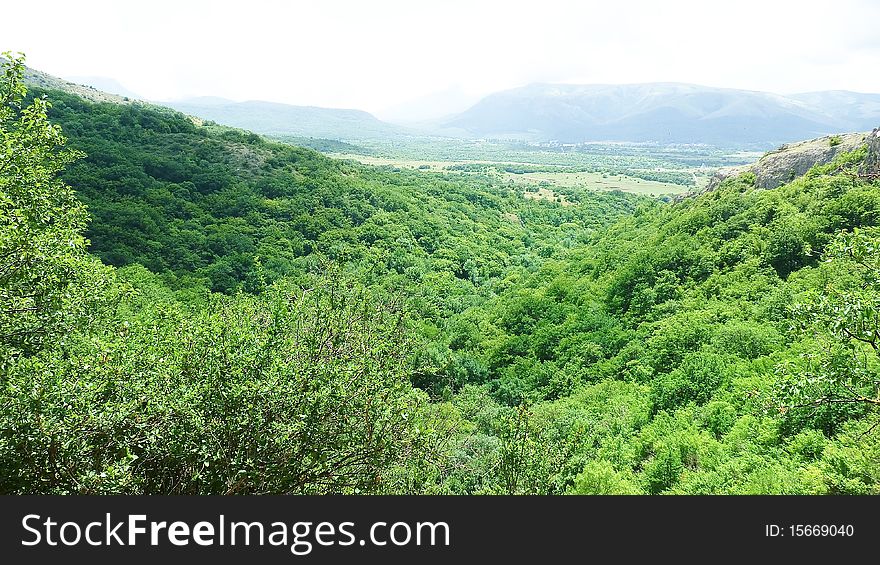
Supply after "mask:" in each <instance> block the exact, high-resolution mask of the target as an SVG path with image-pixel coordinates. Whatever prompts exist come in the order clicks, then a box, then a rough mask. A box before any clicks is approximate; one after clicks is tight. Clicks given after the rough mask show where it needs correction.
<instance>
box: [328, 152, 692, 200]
mask: <svg viewBox="0 0 880 565" xmlns="http://www.w3.org/2000/svg"><path fill="white" fill-rule="evenodd" d="M329 155H330V156H331V157H335V158H337V159H352V160H355V161H358V162H360V163H364V164H366V165H374V166H389V167H397V168H401V169H413V170H419V171H426V172H435V173H436V172H444V171H446V170H447V169H448V167H450V166H455V165H473V164H488V165H493V164H496V163H497V162H496V161H479V160H467V161H465V160H460V161H436V160H419V159H407V158H392V157H378V156H370V155H356V154H346V153H331V154H329ZM505 163H509V161H505ZM522 164H524V165H531V164H533V163H522ZM464 174H468V173H464ZM473 174H486V173H473ZM488 174H490V175H493V176H498V177H499V178H501V179H502V180H504V181H505V182H507V181H512V182H514V183H516V184H523V185H538V186H542V187H547V186H549V187H559V188H586V189H591V190H620V191H623V192H631V193H635V194H645V195H650V196H662V195H667V194H683V193H685V192H688V191H689V190H692V189H693V188H694V187H686V186H682V185H678V184H672V183H666V182H657V181H652V180H645V179H640V178H637V177H633V176H628V175H624V174H607V173H599V172H574V173H573V172H552V171H551V172H535V173H521V174H517V173H510V172H506V171H495V170H493V171H491V172H490V173H488ZM706 182H708V177H707V176H705V175H703V176H697V187H699V186H701V185H705V183H706ZM534 194H537V192H535V193H534ZM542 194H543V193H542ZM548 199H550V198H548Z"/></svg>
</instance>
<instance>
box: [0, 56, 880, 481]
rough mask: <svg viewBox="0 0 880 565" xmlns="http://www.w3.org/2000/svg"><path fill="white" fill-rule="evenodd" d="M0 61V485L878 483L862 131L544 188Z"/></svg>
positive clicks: (877, 202)
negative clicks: (626, 183) (831, 153)
mask: <svg viewBox="0 0 880 565" xmlns="http://www.w3.org/2000/svg"><path fill="white" fill-rule="evenodd" d="M10 60H11V61H10V62H8V63H7V64H5V65H4V66H3V74H2V76H0V80H2V83H0V493H4V494H6V493H18V494H25V493H102V494H111V493H152V494H159V493H165V494H253V493H429V494H566V493H569V494H661V493H693V494H709V493H731V494H770V493H774V494H775V493H779V494H783V493H784V494H796V493H797V494H866V493H873V494H880V431H875V426H876V425H877V423H878V421H880V392H878V388H880V353H878V351H880V315H878V311H880V229H878V223H880V184H878V181H877V180H876V178H877V176H876V174H874V175H872V174H870V173H871V171H870V170H869V169H870V167H869V162H873V163H874V165H873V166H876V158H877V157H876V155H875V154H874V153H871V154H869V149H868V148H867V147H863V148H861V149H859V150H857V151H854V152H851V153H846V154H844V155H842V156H841V157H838V158H837V159H836V160H835V161H834V162H833V163H831V164H828V165H823V166H816V167H813V168H812V169H811V170H810V171H809V173H807V174H806V175H805V176H803V177H801V178H797V179H794V180H793V181H791V182H790V183H788V184H786V185H784V186H782V187H779V188H777V189H773V190H762V189H759V188H757V187H756V186H755V184H754V181H755V179H754V176H753V175H751V174H748V173H746V174H742V175H739V176H738V177H735V178H730V179H728V180H726V181H724V182H723V183H721V184H720V186H718V187H716V188H715V189H714V190H712V191H710V192H706V193H703V194H701V195H698V196H694V197H689V198H684V199H682V200H680V201H678V202H674V203H665V202H662V201H659V200H655V199H651V198H648V197H642V196H635V195H627V194H624V193H620V192H605V193H603V192H593V191H589V190H586V189H583V190H572V191H571V192H570V193H567V194H566V204H567V205H562V204H561V203H556V202H550V201H544V200H534V199H528V198H524V197H523V194H522V188H521V187H519V186H516V185H514V184H511V183H503V182H501V181H499V180H498V177H497V176H492V175H488V174H487V175H480V174H473V173H470V172H469V173H465V172H455V171H445V172H437V173H430V172H416V171H407V170H391V169H389V168H377V167H370V166H366V165H360V164H358V163H354V162H351V161H341V160H334V159H330V158H328V157H325V156H322V155H321V154H319V153H317V152H315V151H313V150H311V149H307V148H302V147H296V146H294V145H291V144H288V143H280V142H273V141H269V140H266V139H264V138H262V137H260V136H257V135H255V134H251V133H248V132H245V131H241V130H236V129H232V128H226V127H223V126H219V125H216V124H207V125H205V124H202V123H200V122H199V121H197V120H193V119H191V118H189V117H187V116H185V115H183V114H180V113H177V112H174V111H172V110H168V109H163V108H158V107H153V106H149V105H145V104H139V103H128V104H112V103H93V102H88V101H85V100H83V99H81V98H78V97H76V96H74V95H71V94H68V93H65V92H60V91H40V90H38V89H31V90H30V92H28V91H27V89H26V88H25V86H24V84H23V82H22V79H21V77H22V72H23V71H22V67H21V65H20V63H19V62H16V60H15V59H14V58H11V57H10ZM872 151H876V148H874V149H872ZM872 160H874V161H872Z"/></svg>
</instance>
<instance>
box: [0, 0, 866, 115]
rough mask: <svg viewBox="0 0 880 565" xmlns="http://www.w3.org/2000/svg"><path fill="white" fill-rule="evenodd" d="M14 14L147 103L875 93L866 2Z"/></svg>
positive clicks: (399, 105)
mask: <svg viewBox="0 0 880 565" xmlns="http://www.w3.org/2000/svg"><path fill="white" fill-rule="evenodd" d="M39 7H40V9H39V10H37V9H35V8H34V6H33V5H30V4H28V3H24V2H16V3H8V4H7V5H4V7H3V10H2V14H3V15H2V17H3V20H4V22H3V33H2V37H0V50H7V49H9V50H14V51H23V52H25V53H26V54H27V56H28V64H29V65H30V66H32V67H34V68H37V69H40V70H43V71H46V72H48V73H51V74H54V75H58V76H64V77H72V76H90V77H107V78H112V79H114V80H116V81H118V82H119V83H120V84H122V85H124V87H125V88H127V89H129V90H131V91H134V92H137V93H139V94H141V95H142V96H144V97H146V98H148V99H152V100H171V99H179V98H185V97H193V96H220V97H225V98H229V99H233V100H252V99H261V100H271V101H276V102H284V103H289V104H298V105H315V106H325V107H340V108H359V109H363V110H367V111H370V112H373V113H375V114H376V115H377V116H379V117H380V118H389V119H397V120H418V119H425V118H432V117H437V116H439V115H441V114H448V113H451V112H454V111H457V110H461V109H464V107H466V106H468V105H469V104H471V103H473V102H475V101H476V100H478V99H479V98H480V97H482V96H484V95H486V94H488V93H491V92H493V91H497V90H502V89H507V88H512V87H516V86H520V85H524V84H528V83H532V82H560V83H632V82H653V81H677V82H689V83H696V84H705V85H710V86H721V87H731V88H744V89H751V90H765V91H771V92H777V93H792V92H803V91H814V90H835V89H840V90H855V91H862V92H880V73H877V72H876V70H877V68H880V33H878V32H877V31H876V23H877V22H878V21H880V2H877V1H876V0H839V1H836V2H832V3H829V2H827V1H823V2H815V1H797V2H785V1H776V2H773V1H769V0H742V1H740V2H736V3H734V2H707V1H705V0H703V1H674V0H669V1H656V0H654V1H616V2H608V1H607V0H605V1H601V2H593V1H559V0H542V1H541V2H534V1H530V2H523V3H517V2H514V1H510V0H507V1H501V2H496V1H480V0H467V1H461V0H445V1H435V2H424V1H422V2H416V1H412V0H410V1H402V2H396V1H389V0H373V1H368V2H367V1H341V0H335V1H334V0H322V1H320V2H317V1H315V2H311V1H309V2H285V1H269V0H250V1H248V2H240V1H236V2H227V1H217V0H214V1H210V2H208V1H180V0H176V1H174V2H170V1H165V0H152V1H150V2H110V1H78V2H70V1H69V0H68V1H51V0H45V1H43V2H41V3H40V4H39Z"/></svg>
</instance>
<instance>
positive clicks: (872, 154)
mask: <svg viewBox="0 0 880 565" xmlns="http://www.w3.org/2000/svg"><path fill="white" fill-rule="evenodd" d="M859 173H861V174H862V175H864V176H866V177H872V178H880V128H877V129H875V130H874V131H872V132H871V134H870V135H869V136H868V156H867V157H865V163H864V164H863V165H862V168H861V169H860V170H859Z"/></svg>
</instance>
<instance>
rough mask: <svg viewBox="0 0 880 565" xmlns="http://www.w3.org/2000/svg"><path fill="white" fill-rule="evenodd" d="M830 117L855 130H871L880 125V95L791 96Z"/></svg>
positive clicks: (832, 92) (840, 92) (832, 93)
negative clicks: (879, 118)
mask: <svg viewBox="0 0 880 565" xmlns="http://www.w3.org/2000/svg"><path fill="white" fill-rule="evenodd" d="M789 98H793V99H795V100H799V101H801V102H803V103H805V104H807V105H808V106H810V107H812V108H815V109H817V110H819V111H821V112H823V113H824V114H826V115H828V116H829V117H831V118H832V119H834V120H835V121H837V122H842V123H849V124H850V126H851V128H850V129H855V130H860V131H861V130H869V129H873V128H875V127H877V126H878V125H880V123H878V119H877V116H880V94H865V93H861V92H850V91H848V90H825V91H820V92H804V93H801V94H793V95H791V96H789Z"/></svg>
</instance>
